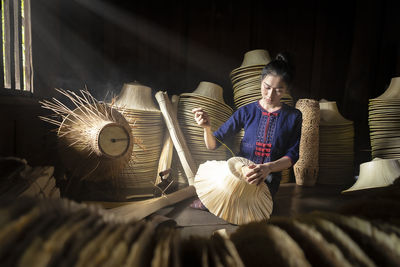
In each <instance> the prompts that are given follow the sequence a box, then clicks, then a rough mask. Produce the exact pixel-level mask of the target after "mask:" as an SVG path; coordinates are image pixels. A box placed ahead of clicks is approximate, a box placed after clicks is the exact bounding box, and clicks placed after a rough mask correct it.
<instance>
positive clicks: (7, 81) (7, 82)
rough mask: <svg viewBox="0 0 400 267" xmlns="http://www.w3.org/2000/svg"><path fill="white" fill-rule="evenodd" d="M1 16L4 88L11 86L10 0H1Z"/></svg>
mask: <svg viewBox="0 0 400 267" xmlns="http://www.w3.org/2000/svg"><path fill="white" fill-rule="evenodd" d="M3 1H4V2H3V3H4V7H3V10H2V12H3V16H4V40H3V45H4V48H5V49H4V88H8V89H10V88H11V68H10V65H11V54H10V40H11V39H10V35H11V27H10V0H3Z"/></svg>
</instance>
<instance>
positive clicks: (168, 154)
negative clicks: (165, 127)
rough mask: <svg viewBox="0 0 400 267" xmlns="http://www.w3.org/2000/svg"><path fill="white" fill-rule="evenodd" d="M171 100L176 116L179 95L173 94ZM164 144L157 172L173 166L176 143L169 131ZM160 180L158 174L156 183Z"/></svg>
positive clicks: (166, 132) (165, 135)
mask: <svg viewBox="0 0 400 267" xmlns="http://www.w3.org/2000/svg"><path fill="white" fill-rule="evenodd" d="M171 102H172V109H173V112H174V114H175V116H176V114H177V111H178V102H179V96H177V95H173V96H172V98H171ZM163 144H164V145H163V148H162V150H161V155H160V160H159V162H158V171H157V173H160V172H162V171H165V170H168V169H170V168H171V163H172V155H173V152H174V143H173V142H172V138H171V136H170V134H169V131H165V134H164V142H163ZM167 177H168V176H165V178H167ZM160 182H161V177H159V176H157V179H156V184H158V183H160Z"/></svg>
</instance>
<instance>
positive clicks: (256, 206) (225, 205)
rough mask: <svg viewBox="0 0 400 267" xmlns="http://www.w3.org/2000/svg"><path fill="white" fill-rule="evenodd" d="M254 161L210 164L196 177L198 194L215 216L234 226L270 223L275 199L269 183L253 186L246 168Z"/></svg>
mask: <svg viewBox="0 0 400 267" xmlns="http://www.w3.org/2000/svg"><path fill="white" fill-rule="evenodd" d="M249 164H252V162H251V161H249V160H247V159H244V158H240V157H233V158H230V159H229V160H228V161H215V160H213V161H207V162H205V163H203V164H201V165H200V166H199V169H198V171H197V173H196V177H195V184H194V185H195V187H196V192H197V195H198V197H199V198H200V200H201V201H202V202H203V204H204V205H205V206H206V207H207V208H208V209H209V211H210V212H211V213H213V214H214V215H216V216H218V217H220V218H222V219H224V220H226V221H227V222H230V223H233V224H245V223H248V222H251V221H261V220H265V219H269V217H270V214H271V212H272V206H273V203H272V197H271V194H270V192H269V189H268V186H267V185H266V184H265V183H261V184H260V185H258V186H257V185H254V184H249V183H247V182H246V181H245V180H244V173H243V167H245V166H246V165H249Z"/></svg>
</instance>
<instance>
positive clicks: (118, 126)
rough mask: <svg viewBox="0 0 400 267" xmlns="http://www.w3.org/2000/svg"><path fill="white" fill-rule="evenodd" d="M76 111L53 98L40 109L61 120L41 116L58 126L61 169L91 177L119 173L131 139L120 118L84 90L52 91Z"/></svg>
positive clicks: (132, 142)
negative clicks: (58, 94)
mask: <svg viewBox="0 0 400 267" xmlns="http://www.w3.org/2000/svg"><path fill="white" fill-rule="evenodd" d="M56 90H57V91H58V92H59V93H61V94H62V95H64V96H66V97H67V98H68V99H69V100H71V102H72V103H73V105H74V106H75V107H77V108H75V109H70V108H68V107H67V106H68V105H67V104H63V103H61V102H60V101H58V100H56V99H54V102H52V101H48V100H44V101H41V102H40V103H41V104H42V107H43V108H46V109H49V110H52V111H54V112H55V113H56V114H57V115H58V116H59V117H60V118H62V121H58V120H53V119H49V118H46V117H41V119H43V120H44V121H47V122H50V123H52V124H55V125H57V126H59V127H58V132H57V135H58V148H59V153H60V156H61V160H62V161H63V163H64V165H65V167H66V168H67V169H69V170H70V171H71V172H72V175H76V177H80V178H89V177H90V178H93V179H96V175H98V174H103V175H110V174H111V176H112V174H114V173H116V172H118V171H119V170H121V169H122V168H123V167H124V166H125V165H126V164H127V163H128V161H129V158H130V157H131V154H132V150H133V145H134V140H133V136H132V134H131V131H130V127H129V124H128V122H127V121H126V119H125V118H124V116H123V115H122V114H121V113H119V112H118V111H117V110H116V109H114V108H113V107H112V106H110V105H108V104H106V103H102V102H99V101H97V100H96V99H95V98H94V97H93V96H92V95H91V94H90V93H89V92H88V91H87V90H80V92H81V95H82V96H79V95H78V94H76V93H75V92H72V91H65V90H62V89H56Z"/></svg>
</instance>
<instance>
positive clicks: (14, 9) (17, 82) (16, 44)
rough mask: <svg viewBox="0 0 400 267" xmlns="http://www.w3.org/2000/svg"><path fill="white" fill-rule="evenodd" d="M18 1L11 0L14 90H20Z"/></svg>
mask: <svg viewBox="0 0 400 267" xmlns="http://www.w3.org/2000/svg"><path fill="white" fill-rule="evenodd" d="M19 10H20V9H19V0H13V3H12V15H11V16H12V18H13V21H14V25H13V29H14V30H13V34H14V38H13V42H14V49H13V50H12V51H13V53H14V80H15V81H14V82H15V85H14V88H13V89H16V90H21V69H20V68H21V57H20V52H21V51H20V50H21V45H20V41H21V38H20V29H21V26H20V25H21V24H20V18H19V14H20V13H19V12H18V11H19Z"/></svg>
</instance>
